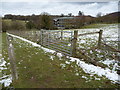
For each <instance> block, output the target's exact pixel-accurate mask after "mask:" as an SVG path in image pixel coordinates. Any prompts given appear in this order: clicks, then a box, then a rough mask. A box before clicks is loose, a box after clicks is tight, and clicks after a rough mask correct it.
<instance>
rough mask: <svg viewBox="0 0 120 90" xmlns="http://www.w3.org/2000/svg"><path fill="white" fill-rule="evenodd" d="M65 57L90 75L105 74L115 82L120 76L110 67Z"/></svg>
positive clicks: (48, 50)
mask: <svg viewBox="0 0 120 90" xmlns="http://www.w3.org/2000/svg"><path fill="white" fill-rule="evenodd" d="M7 34H8V35H11V36H13V37H15V38H18V39H21V40H23V41H26V42H28V43H30V44H32V45H33V46H35V47H40V48H42V49H43V50H44V51H45V52H50V53H54V52H55V51H54V50H50V49H47V48H44V47H42V46H41V45H38V44H36V43H34V42H31V41H29V40H27V39H24V38H22V37H19V36H16V35H13V34H9V33H7ZM57 56H58V57H59V58H60V59H61V57H62V54H61V53H57ZM67 58H69V59H70V61H71V62H74V61H76V62H77V65H78V66H79V67H81V68H82V69H83V70H84V72H86V73H89V74H92V75H95V74H97V75H98V76H100V77H102V76H105V77H106V78H108V79H109V80H112V81H115V82H117V81H119V79H118V77H120V76H119V75H118V74H117V72H116V71H113V72H112V71H111V70H110V69H108V68H106V69H103V68H101V67H98V66H94V65H92V64H87V63H85V62H84V61H81V60H80V59H77V58H73V57H69V56H67ZM66 63H68V62H66ZM60 66H62V68H64V67H65V66H66V64H60Z"/></svg>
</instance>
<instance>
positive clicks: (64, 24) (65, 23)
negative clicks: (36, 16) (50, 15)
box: [53, 17, 75, 29]
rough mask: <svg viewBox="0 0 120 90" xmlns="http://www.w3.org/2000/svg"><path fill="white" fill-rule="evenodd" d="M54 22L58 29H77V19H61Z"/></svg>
mask: <svg viewBox="0 0 120 90" xmlns="http://www.w3.org/2000/svg"><path fill="white" fill-rule="evenodd" d="M53 20H54V25H55V26H56V27H58V29H69V28H74V27H75V17H59V18H55V19H53Z"/></svg>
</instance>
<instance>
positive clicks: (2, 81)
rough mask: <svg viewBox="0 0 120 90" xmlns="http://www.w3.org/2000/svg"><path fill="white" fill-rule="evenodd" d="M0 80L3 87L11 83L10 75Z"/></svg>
mask: <svg viewBox="0 0 120 90" xmlns="http://www.w3.org/2000/svg"><path fill="white" fill-rule="evenodd" d="M0 79H2V80H0V84H4V86H5V87H7V86H9V85H10V84H11V83H12V76H11V75H7V76H3V77H1V78H0Z"/></svg>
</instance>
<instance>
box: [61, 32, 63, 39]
mask: <svg viewBox="0 0 120 90" xmlns="http://www.w3.org/2000/svg"><path fill="white" fill-rule="evenodd" d="M62 39H63V30H61V40H62Z"/></svg>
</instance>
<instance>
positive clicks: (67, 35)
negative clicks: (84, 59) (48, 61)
mask: <svg viewBox="0 0 120 90" xmlns="http://www.w3.org/2000/svg"><path fill="white" fill-rule="evenodd" d="M40 36H41V37H40V44H41V45H42V46H44V47H47V48H49V49H53V50H55V51H58V52H60V53H63V54H65V55H69V56H72V47H73V44H72V39H73V31H63V30H59V31H58V30H41V35H40Z"/></svg>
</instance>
